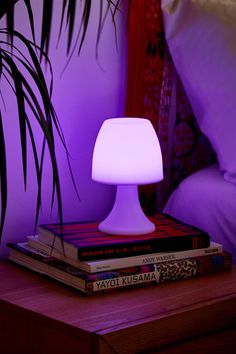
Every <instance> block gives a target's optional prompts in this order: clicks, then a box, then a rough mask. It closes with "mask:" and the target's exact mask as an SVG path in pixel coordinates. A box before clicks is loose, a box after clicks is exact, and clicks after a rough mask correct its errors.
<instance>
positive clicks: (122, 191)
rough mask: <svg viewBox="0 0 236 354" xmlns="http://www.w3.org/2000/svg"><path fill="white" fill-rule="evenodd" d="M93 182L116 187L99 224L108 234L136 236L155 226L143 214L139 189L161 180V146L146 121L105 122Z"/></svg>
mask: <svg viewBox="0 0 236 354" xmlns="http://www.w3.org/2000/svg"><path fill="white" fill-rule="evenodd" d="M92 179H93V180H94V181H97V182H102V183H106V184H114V185H117V191H116V199H115V203H114V205H113V208H112V210H111V212H110V214H109V215H108V216H107V217H106V219H105V220H104V221H102V222H101V223H100V224H99V230H100V231H102V232H105V233H109V234H118V235H139V234H146V233H150V232H153V231H154V230H155V225H154V224H153V223H152V222H151V221H150V220H149V219H148V218H147V217H146V215H145V214H144V212H143V210H142V208H141V206H140V202H139V196H138V185H141V184H149V183H154V182H158V181H161V180H162V179H163V165H162V155H161V149H160V144H159V141H158V138H157V135H156V133H155V130H154V128H153V126H152V124H151V122H150V121H149V120H148V119H144V118H113V119H107V120H105V121H104V123H103V125H102V127H101V129H100V131H99V133H98V136H97V140H96V143H95V147H94V152H93V163H92Z"/></svg>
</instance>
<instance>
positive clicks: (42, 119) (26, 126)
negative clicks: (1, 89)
mask: <svg viewBox="0 0 236 354" xmlns="http://www.w3.org/2000/svg"><path fill="white" fill-rule="evenodd" d="M6 33H7V30H0V35H1V34H6ZM13 34H14V36H15V37H17V38H18V39H19V40H21V42H22V44H24V45H25V47H26V49H27V50H28V54H29V59H30V61H29V60H28V59H27V60H26V59H25V57H24V56H23V55H22V56H20V53H19V52H18V55H17V54H14V53H13V54H11V53H9V51H8V50H5V49H3V48H2V47H0V54H1V55H0V57H1V58H2V64H1V67H2V69H1V72H2V75H3V77H4V78H6V80H7V82H8V83H9V84H10V86H11V87H12V89H13V91H14V94H15V96H16V100H17V106H18V116H19V124H20V138H21V146H22V160H23V174H24V182H25V187H26V184H27V179H26V176H27V165H26V161H27V158H26V157H27V155H26V151H27V149H26V148H27V144H26V130H28V132H29V136H30V142H31V146H32V150H33V154H34V161H35V167H36V175H37V184H38V198H37V205H36V220H37V219H38V214H39V208H40V205H41V183H42V171H43V161H44V147H43V150H42V154H41V158H40V164H39V158H38V153H37V149H36V144H35V138H34V133H33V130H32V127H31V123H30V119H29V116H28V115H27V113H26V105H27V107H28V108H29V109H30V110H31V112H32V113H33V116H34V117H35V118H36V120H37V121H38V123H39V126H40V128H41V130H42V133H43V136H44V138H45V142H46V144H47V147H48V150H49V155H50V159H51V164H52V171H53V177H52V179H53V186H54V187H53V190H54V189H55V194H56V196H57V206H58V214H59V220H60V222H61V223H62V219H63V217H62V201H61V190H60V181H59V173H58V166H57V160H56V152H55V144H54V133H53V127H56V131H57V132H58V133H59V136H60V138H61V140H62V142H63V145H64V146H65V141H64V137H63V134H62V132H61V130H60V126H59V124H58V118H57V117H56V114H55V110H54V108H53V105H52V102H51V96H50V95H51V93H50V89H49V90H48V88H47V84H46V82H45V78H44V75H43V72H42V69H41V67H40V62H39V59H38V58H37V55H36V53H35V45H34V44H33V42H30V41H28V40H27V39H26V38H25V37H24V36H22V34H20V33H18V32H16V31H13ZM12 47H13V49H14V48H15V46H14V45H13V46H12ZM37 49H38V50H39V48H37ZM46 59H47V57H46ZM17 63H19V65H17ZM21 67H22V69H23V71H22V70H21ZM25 70H26V71H27V75H28V76H30V77H31V79H32V80H33V82H34V84H35V87H36V88H37V91H38V93H39V95H40V101H42V103H43V109H42V108H41V103H40V101H39V100H38V99H37V92H35V89H33V88H32V87H31V85H30V84H29V82H28V80H27V79H26V75H25ZM23 72H24V74H23ZM50 87H51V84H50ZM2 134H3V131H2ZM1 143H2V146H1V150H2V151H4V149H5V142H4V138H2V139H1ZM1 156H3V157H4V156H5V155H4V153H2V154H1ZM4 161H5V160H3V162H4ZM3 162H1V181H2V184H3V183H4V186H5V185H6V182H5V179H4V168H3V167H4V164H3ZM2 176H3V177H2ZM5 190H6V191H7V188H5ZM6 196H7V195H6V194H2V195H1V198H2V203H3V208H2V211H3V214H2V218H1V222H2V224H1V223H0V225H1V226H2V227H3V222H4V215H5V214H4V210H5V207H4V205H5V204H6V202H5V200H6ZM53 198H54V192H53ZM4 203H5V204H4ZM1 230H2V228H1V229H0V231H1ZM0 237H1V235H0Z"/></svg>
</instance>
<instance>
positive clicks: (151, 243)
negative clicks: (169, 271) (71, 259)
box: [77, 234, 210, 261]
mask: <svg viewBox="0 0 236 354" xmlns="http://www.w3.org/2000/svg"><path fill="white" fill-rule="evenodd" d="M209 245H210V236H209V235H207V234H202V235H201V234H199V235H197V236H195V235H187V236H186V235H185V236H182V237H181V236H178V237H176V239H171V240H170V239H168V238H156V239H153V240H147V241H142V242H135V243H130V244H116V245H113V246H105V245H104V246H100V247H97V246H96V247H80V248H78V249H77V257H78V259H79V260H80V261H92V260H99V259H107V258H124V257H130V256H138V255H141V254H150V253H160V252H174V251H185V250H189V249H191V250H192V249H199V248H206V247H209Z"/></svg>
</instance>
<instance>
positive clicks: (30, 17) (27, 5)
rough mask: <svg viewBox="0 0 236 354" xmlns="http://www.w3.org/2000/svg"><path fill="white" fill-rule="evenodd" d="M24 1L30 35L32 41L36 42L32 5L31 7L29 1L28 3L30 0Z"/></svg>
mask: <svg viewBox="0 0 236 354" xmlns="http://www.w3.org/2000/svg"><path fill="white" fill-rule="evenodd" d="M24 2H25V6H26V8H27V11H28V16H29V21H30V28H31V32H32V36H33V41H34V43H36V40H35V31H34V15H33V11H32V7H31V3H30V0H24Z"/></svg>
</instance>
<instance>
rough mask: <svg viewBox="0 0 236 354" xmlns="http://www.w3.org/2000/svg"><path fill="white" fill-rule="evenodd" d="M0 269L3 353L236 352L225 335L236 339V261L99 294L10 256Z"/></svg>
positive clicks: (0, 334) (0, 341) (230, 338)
mask: <svg viewBox="0 0 236 354" xmlns="http://www.w3.org/2000/svg"><path fill="white" fill-rule="evenodd" d="M0 277H1V282H0V348H1V349H0V351H1V354H16V353H17V354H39V353H40V354H53V353H56V354H72V353H73V354H75V353H78V354H87V353H103V354H111V353H124V354H128V353H138V352H148V353H157V352H158V353H180V352H181V353H190V352H191V354H193V353H201V354H202V353H208V354H209V353H213V348H214V353H221V352H222V353H223V352H224V353H231V351H230V349H229V347H227V345H226V344H224V343H223V342H222V341H223V340H224V339H227V341H228V343H230V341H231V342H232V343H234V342H235V338H236V337H235V336H236V268H233V270H232V271H230V272H226V273H221V274H214V275H211V276H204V277H199V278H195V279H190V280H184V281H179V282H173V283H169V284H167V283H166V284H162V285H157V286H148V287H139V288H136V289H129V290H120V291H115V292H112V293H109V294H101V295H97V296H92V297H86V296H84V295H81V294H80V293H79V292H77V291H75V290H73V289H69V288H67V287H64V286H63V285H61V284H59V283H57V282H55V281H53V280H50V279H48V278H46V277H43V276H40V275H38V274H34V273H32V272H30V271H29V270H26V269H23V268H21V267H20V266H17V265H15V264H11V263H10V262H3V263H1V264H0ZM209 343H210V344H209ZM222 344H223V346H222ZM209 345H210V346H211V347H209ZM235 345H236V344H235ZM222 347H223V349H224V350H223V351H217V350H221V349H222ZM154 348H156V349H155V350H154ZM157 348H158V350H157ZM199 348H201V349H199ZM204 348H205V349H204ZM204 350H206V351H204ZM211 350H212V351H211ZM234 352H235V349H234V351H233V350H232V353H234Z"/></svg>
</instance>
